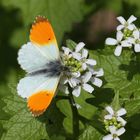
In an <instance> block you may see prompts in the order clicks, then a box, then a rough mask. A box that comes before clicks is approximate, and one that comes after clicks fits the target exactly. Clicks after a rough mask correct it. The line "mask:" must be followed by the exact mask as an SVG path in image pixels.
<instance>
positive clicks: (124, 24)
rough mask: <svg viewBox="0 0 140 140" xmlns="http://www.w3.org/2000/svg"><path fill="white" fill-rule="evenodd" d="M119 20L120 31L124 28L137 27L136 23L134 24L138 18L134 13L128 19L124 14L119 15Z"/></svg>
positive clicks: (131, 28)
mask: <svg viewBox="0 0 140 140" xmlns="http://www.w3.org/2000/svg"><path fill="white" fill-rule="evenodd" d="M117 20H118V21H119V22H120V23H121V25H119V26H118V27H117V30H118V31H120V30H122V29H124V28H127V29H129V30H131V31H132V30H134V29H135V25H134V24H133V22H134V21H135V20H137V18H136V17H135V16H133V15H131V16H130V17H129V19H128V20H127V21H126V20H125V19H124V18H123V17H122V16H119V17H117Z"/></svg>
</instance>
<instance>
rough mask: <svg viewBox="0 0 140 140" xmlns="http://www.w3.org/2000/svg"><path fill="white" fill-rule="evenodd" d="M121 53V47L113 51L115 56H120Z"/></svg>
mask: <svg viewBox="0 0 140 140" xmlns="http://www.w3.org/2000/svg"><path fill="white" fill-rule="evenodd" d="M121 52H122V46H117V47H116V49H115V51H114V54H115V55H116V56H120V55H121Z"/></svg>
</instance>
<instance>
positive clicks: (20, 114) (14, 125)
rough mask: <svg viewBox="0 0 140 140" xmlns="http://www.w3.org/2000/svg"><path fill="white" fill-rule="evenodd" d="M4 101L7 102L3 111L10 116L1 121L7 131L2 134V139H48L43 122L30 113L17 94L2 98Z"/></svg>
mask: <svg viewBox="0 0 140 140" xmlns="http://www.w3.org/2000/svg"><path fill="white" fill-rule="evenodd" d="M4 102H5V103H7V106H6V107H4V110H5V112H7V113H9V114H11V115H12V117H11V118H10V119H9V120H8V121H4V122H3V127H4V129H6V130H7V131H6V133H4V134H3V136H2V138H1V139H2V140H13V139H16V140H25V139H29V140H32V139H34V140H38V139H49V137H48V135H47V133H46V129H45V124H43V123H42V122H40V121H37V119H36V118H35V117H33V116H32V115H31V113H30V112H29V111H28V110H27V107H26V103H25V101H24V100H23V99H21V98H20V97H18V96H14V97H12V96H8V97H7V98H4Z"/></svg>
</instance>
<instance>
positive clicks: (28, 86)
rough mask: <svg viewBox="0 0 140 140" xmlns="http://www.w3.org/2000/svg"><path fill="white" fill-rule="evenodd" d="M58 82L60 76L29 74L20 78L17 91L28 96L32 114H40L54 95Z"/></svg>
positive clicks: (23, 95) (24, 96)
mask: <svg viewBox="0 0 140 140" xmlns="http://www.w3.org/2000/svg"><path fill="white" fill-rule="evenodd" d="M58 82H59V77H51V78H50V77H46V76H45V75H36V76H27V77H25V78H23V79H21V80H20V82H19V84H18V86H17V91H18V94H19V95H20V96H21V97H23V98H27V102H28V108H29V110H30V111H31V112H32V114H34V115H40V114H42V113H43V112H44V111H45V110H46V109H47V107H48V106H49V104H50V102H51V100H52V98H53V97H54V95H55V91H56V88H57V85H58ZM35 112H36V113H35ZM37 112H39V113H37Z"/></svg>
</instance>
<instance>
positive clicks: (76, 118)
mask: <svg viewBox="0 0 140 140" xmlns="http://www.w3.org/2000/svg"><path fill="white" fill-rule="evenodd" d="M69 91H70V94H69V97H70V98H69V102H70V105H71V108H72V116H73V137H74V138H75V139H77V138H78V136H79V114H78V110H77V107H76V103H75V100H74V98H73V95H72V91H71V88H69Z"/></svg>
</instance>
